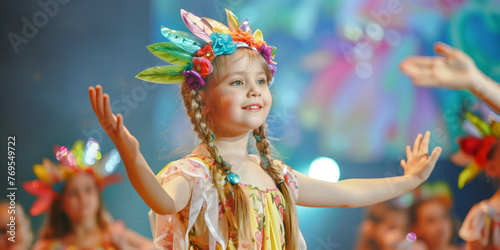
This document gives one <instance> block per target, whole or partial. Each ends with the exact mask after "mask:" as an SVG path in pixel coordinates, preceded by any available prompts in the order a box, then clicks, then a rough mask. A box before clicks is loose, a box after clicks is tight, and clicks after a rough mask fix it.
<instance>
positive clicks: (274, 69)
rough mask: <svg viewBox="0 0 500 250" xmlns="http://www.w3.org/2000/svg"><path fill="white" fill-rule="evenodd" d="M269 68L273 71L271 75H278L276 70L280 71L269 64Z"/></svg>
mask: <svg viewBox="0 0 500 250" xmlns="http://www.w3.org/2000/svg"><path fill="white" fill-rule="evenodd" d="M267 67H269V69H270V70H271V73H272V74H273V76H274V74H276V70H278V68H277V67H276V66H274V65H272V64H268V65H267Z"/></svg>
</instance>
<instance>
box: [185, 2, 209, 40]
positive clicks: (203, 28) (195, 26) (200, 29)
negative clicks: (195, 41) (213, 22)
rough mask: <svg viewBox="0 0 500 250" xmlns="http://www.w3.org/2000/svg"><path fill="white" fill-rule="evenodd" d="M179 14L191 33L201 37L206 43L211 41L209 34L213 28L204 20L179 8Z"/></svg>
mask: <svg viewBox="0 0 500 250" xmlns="http://www.w3.org/2000/svg"><path fill="white" fill-rule="evenodd" d="M181 16H182V20H183V21H184V23H185V24H186V26H187V27H188V29H189V30H190V31H191V32H193V34H195V35H196V36H197V37H199V38H201V39H203V40H204V41H205V42H207V43H209V42H211V41H212V40H211V39H210V34H212V33H213V30H212V27H210V25H209V24H208V23H207V22H206V21H205V20H203V19H201V18H200V17H198V16H196V15H195V14H193V13H191V12H187V11H185V10H183V9H181Z"/></svg>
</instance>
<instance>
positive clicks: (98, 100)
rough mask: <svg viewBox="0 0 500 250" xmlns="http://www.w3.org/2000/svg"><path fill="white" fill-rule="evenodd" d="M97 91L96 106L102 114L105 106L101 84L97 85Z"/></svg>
mask: <svg viewBox="0 0 500 250" xmlns="http://www.w3.org/2000/svg"><path fill="white" fill-rule="evenodd" d="M95 92H96V106H97V110H98V111H99V114H100V115H104V108H103V104H102V103H103V100H102V87H101V85H97V86H96V87H95Z"/></svg>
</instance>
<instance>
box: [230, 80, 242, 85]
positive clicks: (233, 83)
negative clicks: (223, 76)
mask: <svg viewBox="0 0 500 250" xmlns="http://www.w3.org/2000/svg"><path fill="white" fill-rule="evenodd" d="M231 85H234V86H241V85H243V82H241V81H240V80H237V81H234V82H232V83H231Z"/></svg>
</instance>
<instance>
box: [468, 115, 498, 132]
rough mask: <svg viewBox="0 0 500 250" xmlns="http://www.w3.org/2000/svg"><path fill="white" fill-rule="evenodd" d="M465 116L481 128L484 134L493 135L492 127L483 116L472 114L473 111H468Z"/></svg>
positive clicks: (480, 130)
mask: <svg viewBox="0 0 500 250" xmlns="http://www.w3.org/2000/svg"><path fill="white" fill-rule="evenodd" d="M465 117H466V118H467V120H469V121H470V122H471V123H472V124H474V126H475V127H476V128H477V129H479V132H481V134H482V135H483V136H489V135H491V133H492V131H491V127H490V125H489V124H488V123H486V122H484V121H483V120H482V119H481V118H479V117H477V116H476V115H474V114H472V113H471V112H467V113H466V114H465Z"/></svg>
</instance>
